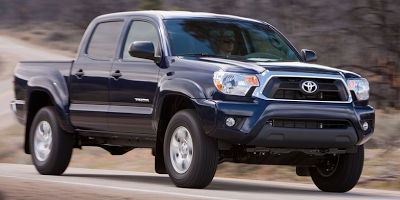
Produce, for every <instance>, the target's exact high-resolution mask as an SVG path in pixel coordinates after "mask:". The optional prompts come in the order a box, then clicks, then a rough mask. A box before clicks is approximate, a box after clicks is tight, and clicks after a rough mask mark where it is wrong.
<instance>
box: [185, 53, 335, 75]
mask: <svg viewBox="0 0 400 200" xmlns="http://www.w3.org/2000/svg"><path fill="white" fill-rule="evenodd" d="M182 58H183V59H185V60H192V61H200V62H201V61H202V62H208V63H210V64H214V65H216V66H217V67H219V68H221V69H222V70H224V71H227V72H238V73H263V72H264V71H265V70H269V71H286V72H303V73H320V74H335V75H340V72H341V71H340V70H339V69H336V68H332V67H327V66H323V65H317V64H309V63H302V62H243V61H237V60H229V59H223V58H210V57H182Z"/></svg>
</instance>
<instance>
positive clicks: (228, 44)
mask: <svg viewBox="0 0 400 200" xmlns="http://www.w3.org/2000/svg"><path fill="white" fill-rule="evenodd" d="M210 35H211V36H213V37H214V38H216V42H217V48H218V55H231V54H232V51H233V48H234V47H235V44H236V40H235V34H234V33H233V31H232V30H214V31H211V34H210Z"/></svg>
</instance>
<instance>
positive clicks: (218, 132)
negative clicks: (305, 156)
mask: <svg viewBox="0 0 400 200" xmlns="http://www.w3.org/2000/svg"><path fill="white" fill-rule="evenodd" d="M210 102H212V101H208V100H204V101H197V103H199V104H198V105H197V106H196V107H197V110H198V111H199V110H201V109H203V108H204V109H203V110H208V111H209V112H199V115H200V118H201V119H202V121H203V124H205V123H204V121H205V120H207V119H211V118H210V114H213V113H212V112H211V109H210V108H211V107H214V112H215V116H216V119H215V126H213V127H212V128H210V127H211V126H210V124H211V121H210V120H209V121H208V126H207V127H206V128H205V131H206V133H207V135H209V136H211V137H214V138H218V139H221V140H224V141H226V142H229V143H231V144H235V145H247V146H257V147H280V148H351V147H353V146H355V145H362V144H364V143H365V142H366V141H368V140H369V139H370V138H371V136H372V134H373V131H374V122H375V112H374V109H373V108H372V107H370V106H366V107H356V106H354V104H353V103H321V102H290V101H273V100H262V99H258V98H256V99H255V100H254V101H252V102H229V101H213V102H212V103H210ZM203 105H204V106H203ZM211 105H213V106H211ZM206 107H207V108H206ZM204 113H207V114H204ZM202 115H203V116H202ZM227 117H234V118H236V119H239V121H240V120H241V119H242V123H241V124H240V126H238V127H235V128H229V127H227V126H226V125H225V121H226V118H227ZM272 118H290V119H298V120H302V119H318V120H345V121H348V122H349V124H350V125H349V126H348V127H347V128H345V129H327V128H316V129H314V128H294V127H293V128H286V127H273V126H271V124H269V123H267V121H268V120H269V119H272ZM363 122H368V123H369V128H368V130H366V131H364V130H363V129H362V123H363Z"/></svg>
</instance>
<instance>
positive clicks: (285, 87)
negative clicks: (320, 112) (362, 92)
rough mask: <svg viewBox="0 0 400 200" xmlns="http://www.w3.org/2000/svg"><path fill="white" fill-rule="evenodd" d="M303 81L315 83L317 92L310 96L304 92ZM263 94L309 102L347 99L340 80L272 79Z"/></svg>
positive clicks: (275, 97) (270, 96)
mask: <svg viewBox="0 0 400 200" xmlns="http://www.w3.org/2000/svg"><path fill="white" fill-rule="evenodd" d="M305 81H313V82H314V83H316V84H317V85H318V89H317V91H315V92H314V93H311V94H310V93H307V92H306V91H304V90H303V89H302V88H301V85H302V83H304V82H305ZM263 94H264V95H265V96H266V97H268V98H274V99H290V100H309V101H346V100H347V98H348V95H347V91H346V89H345V87H344V85H343V82H342V81H340V80H336V79H322V78H301V77H273V78H271V80H270V81H269V82H268V84H267V86H266V87H265V89H264V91H263Z"/></svg>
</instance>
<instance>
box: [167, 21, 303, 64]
mask: <svg viewBox="0 0 400 200" xmlns="http://www.w3.org/2000/svg"><path fill="white" fill-rule="evenodd" d="M164 22H165V24H166V27H167V30H168V36H169V39H170V45H171V49H172V54H173V55H175V56H179V55H185V56H204V55H206V56H215V57H224V58H228V59H238V60H241V61H248V62H282V61H289V62H290V61H297V62H298V61H299V58H298V57H297V54H296V53H295V51H294V49H292V48H291V47H290V46H289V45H288V44H287V43H286V41H285V40H284V39H283V38H282V37H281V36H280V35H279V34H278V33H276V32H275V31H274V30H272V29H271V28H270V27H269V26H268V25H266V24H263V23H258V22H251V21H238V20H224V19H218V20H204V19H202V20H195V19H190V20H165V21H164Z"/></svg>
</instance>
